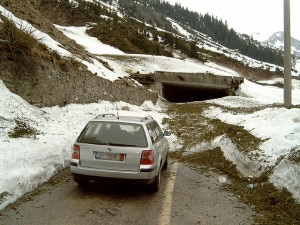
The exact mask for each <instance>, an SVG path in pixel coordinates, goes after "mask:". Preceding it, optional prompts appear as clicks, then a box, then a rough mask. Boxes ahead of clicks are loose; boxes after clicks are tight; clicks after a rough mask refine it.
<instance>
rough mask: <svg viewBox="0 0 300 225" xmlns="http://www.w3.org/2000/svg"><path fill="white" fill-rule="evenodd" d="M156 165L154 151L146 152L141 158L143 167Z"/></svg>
mask: <svg viewBox="0 0 300 225" xmlns="http://www.w3.org/2000/svg"><path fill="white" fill-rule="evenodd" d="M153 163H154V151H153V150H144V151H142V156H141V165H152V164H153Z"/></svg>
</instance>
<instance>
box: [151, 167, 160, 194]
mask: <svg viewBox="0 0 300 225" xmlns="http://www.w3.org/2000/svg"><path fill="white" fill-rule="evenodd" d="M160 178H161V171H160V169H159V170H158V174H157V175H156V177H155V179H154V182H153V183H152V185H151V190H152V191H153V192H157V191H158V189H159V185H160Z"/></svg>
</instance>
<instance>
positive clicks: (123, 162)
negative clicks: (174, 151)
mask: <svg viewBox="0 0 300 225" xmlns="http://www.w3.org/2000/svg"><path fill="white" fill-rule="evenodd" d="M165 135H166V136H167V135H170V133H169V132H165V134H164V132H163V131H162V129H161V127H160V126H159V124H158V123H157V122H156V121H155V120H154V119H153V118H152V117H151V116H146V117H137V116H132V117H131V116H118V115H114V114H101V115H99V116H98V117H96V118H95V119H92V120H90V121H89V122H88V124H87V125H86V126H85V128H84V129H83V131H82V132H81V134H80V135H79V137H78V138H77V140H76V142H75V143H74V145H73V152H72V158H71V161H70V168H71V173H72V175H73V179H74V181H75V182H77V183H78V184H79V185H85V184H87V183H88V182H89V181H90V180H97V179H100V178H102V179H103V178H104V179H105V178H107V179H110V178H114V179H115V178H117V179H126V180H131V181H133V182H138V183H140V182H141V183H144V184H148V185H150V186H151V188H152V190H154V191H157V190H158V188H159V184H160V179H161V169H162V168H164V169H166V168H167V166H168V152H169V142H168V139H167V138H166V137H165Z"/></svg>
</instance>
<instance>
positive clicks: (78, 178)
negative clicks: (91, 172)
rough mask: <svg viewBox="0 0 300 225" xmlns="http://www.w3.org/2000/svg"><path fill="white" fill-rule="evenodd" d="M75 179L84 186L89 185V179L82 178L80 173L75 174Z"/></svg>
mask: <svg viewBox="0 0 300 225" xmlns="http://www.w3.org/2000/svg"><path fill="white" fill-rule="evenodd" d="M73 180H74V181H75V182H76V183H77V184H78V185H79V186H80V187H84V186H86V185H88V183H89V181H88V180H86V179H82V178H80V176H78V175H73Z"/></svg>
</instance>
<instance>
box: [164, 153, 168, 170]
mask: <svg viewBox="0 0 300 225" xmlns="http://www.w3.org/2000/svg"><path fill="white" fill-rule="evenodd" d="M167 168H168V155H167V157H166V160H165V162H164V165H163V169H164V170H166V169H167Z"/></svg>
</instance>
